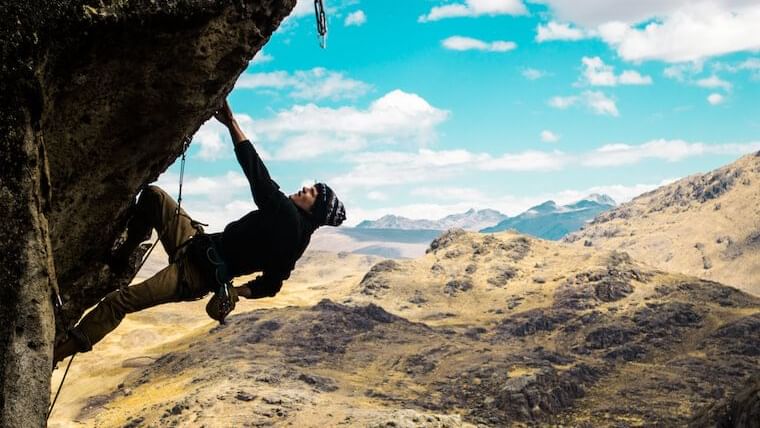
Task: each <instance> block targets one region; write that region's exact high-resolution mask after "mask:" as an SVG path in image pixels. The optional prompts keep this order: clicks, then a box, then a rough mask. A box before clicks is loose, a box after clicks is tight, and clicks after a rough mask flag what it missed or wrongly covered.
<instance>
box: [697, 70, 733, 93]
mask: <svg viewBox="0 0 760 428" xmlns="http://www.w3.org/2000/svg"><path fill="white" fill-rule="evenodd" d="M696 83H697V86H700V87H702V88H708V89H715V88H720V89H723V90H726V91H730V90H731V87H732V85H731V83H729V82H726V81H725V80H723V79H721V78H720V77H718V76H716V75H714V74H713V75H712V76H710V77H706V78H704V79H699V80H697V82H696Z"/></svg>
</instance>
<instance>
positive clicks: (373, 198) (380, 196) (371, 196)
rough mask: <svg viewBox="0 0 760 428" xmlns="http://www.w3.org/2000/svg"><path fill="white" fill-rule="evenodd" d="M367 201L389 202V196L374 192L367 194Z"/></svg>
mask: <svg viewBox="0 0 760 428" xmlns="http://www.w3.org/2000/svg"><path fill="white" fill-rule="evenodd" d="M367 199H369V200H370V201H387V200H388V195H387V194H386V193H383V192H378V191H372V192H368V193H367Z"/></svg>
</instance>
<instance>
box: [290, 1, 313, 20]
mask: <svg viewBox="0 0 760 428" xmlns="http://www.w3.org/2000/svg"><path fill="white" fill-rule="evenodd" d="M313 14H314V1H313V0H298V2H297V3H296V6H295V7H294V8H293V11H292V12H290V15H289V16H292V17H295V18H299V17H301V16H306V15H313Z"/></svg>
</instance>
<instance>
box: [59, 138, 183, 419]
mask: <svg viewBox="0 0 760 428" xmlns="http://www.w3.org/2000/svg"><path fill="white" fill-rule="evenodd" d="M191 141H192V140H191V139H190V138H188V137H187V136H185V137H184V140H183V142H182V160H181V161H180V167H179V195H178V196H177V209H176V210H175V211H174V216H175V217H174V220H175V221H174V223H175V224H176V226H177V230H178V231H179V221H177V220H178V219H179V216H180V211H181V208H182V182H183V181H184V179H185V159H186V155H187V149H188V147H190V142H191ZM166 230H167V228H166V227H163V228H162V231H161V233H160V235H159V236H158V238H156V241H155V242H153V244H152V245H151V246H150V249H148V252H147V253H145V256H143V259H142V260H141V261H140V264H139V265H138V266H137V270H135V272H139V271H140V269H142V267H143V265H144V264H145V261H146V260H148V256H150V253H151V252H152V251H153V249H154V248H155V247H156V244H158V242H159V241H160V240H161V238H163V237H164V235H165V234H166ZM53 293H54V294H55V300H54V301H53V306H54V307H55V309H56V310H57V311H58V315H59V316H60V318H61V322H62V323H63V325H64V326H68V325H69V323H68V321H67V320H66V316H65V315H64V313H63V300H62V299H61V295H60V294H58V291H57V290H55V289H54V290H53ZM75 356H76V353H75V354H74V355H72V356H71V358H70V359H69V363H68V364H67V365H66V370H65V371H64V372H63V377H61V383H60V384H58V390H57V391H56V392H55V397H54V398H53V401H52V402H51V403H50V408H49V409H48V412H47V418H46V419H48V420H49V419H50V414H52V413H53V409H54V408H55V403H56V401H58V395H60V393H61V389H62V388H63V383H64V382H65V381H66V375H68V374H69V369H70V368H71V363H72V362H73V361H74V357H75Z"/></svg>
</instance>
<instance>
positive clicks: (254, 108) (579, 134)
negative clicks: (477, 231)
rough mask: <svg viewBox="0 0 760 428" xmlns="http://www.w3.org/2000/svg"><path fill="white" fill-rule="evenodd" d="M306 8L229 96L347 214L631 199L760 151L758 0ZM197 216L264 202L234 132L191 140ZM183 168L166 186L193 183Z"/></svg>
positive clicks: (290, 173) (190, 193)
mask: <svg viewBox="0 0 760 428" xmlns="http://www.w3.org/2000/svg"><path fill="white" fill-rule="evenodd" d="M325 6H326V8H327V15H328V29H329V34H328V43H327V49H320V48H319V46H318V43H317V37H316V28H315V20H314V14H313V2H310V1H300V0H299V4H298V5H297V6H296V9H295V10H294V13H293V14H292V15H291V16H290V17H289V18H287V19H286V21H285V22H283V24H282V25H281V27H280V29H279V30H278V31H277V32H276V33H275V34H274V35H273V36H272V38H271V40H270V41H269V43H268V44H267V45H266V46H265V47H264V49H263V51H262V52H259V54H258V55H257V57H256V58H255V59H254V61H253V62H252V63H251V64H250V65H249V67H248V69H247V70H246V71H245V73H244V74H243V75H241V77H240V79H239V80H238V83H237V85H236V87H235V89H234V90H233V92H232V93H231V95H230V97H229V100H230V103H231V105H232V108H233V110H234V111H235V113H236V116H237V117H238V120H239V121H240V122H241V124H242V125H243V128H244V129H245V131H246V132H247V133H248V135H249V137H250V138H251V139H252V140H254V141H255V145H256V147H257V149H258V150H259V151H260V152H261V153H262V154H263V156H264V157H265V159H266V164H267V166H268V167H269V170H270V172H271V174H272V176H273V177H274V178H275V180H276V181H277V182H278V183H279V184H280V186H281V188H282V190H283V191H284V192H285V193H292V192H293V191H295V190H297V189H298V188H299V187H300V186H301V185H303V184H306V183H312V182H314V180H318V181H325V182H327V183H328V184H330V185H331V186H332V187H333V188H334V189H335V190H336V191H337V192H338V194H339V195H340V196H341V199H343V200H344V202H345V203H346V206H347V211H348V217H349V220H348V222H347V224H356V223H358V222H360V221H362V220H364V219H374V218H378V217H380V216H382V215H384V214H397V215H405V216H408V217H413V218H439V217H442V216H444V215H447V214H451V213H455V212H462V211H465V210H466V209H468V208H470V207H473V208H495V209H499V210H501V211H502V212H504V213H506V214H509V215H514V214H517V213H519V212H521V211H522V210H524V209H526V208H528V207H530V206H531V205H534V204H536V203H539V202H542V201H544V200H547V199H554V200H555V201H557V202H560V203H566V202H571V201H573V200H577V199H579V198H581V197H583V196H585V195H587V194H589V193H592V192H603V193H607V194H609V195H610V196H612V197H613V198H615V199H616V200H618V201H619V202H623V201H626V200H629V199H630V198H632V197H634V196H635V195H637V194H639V193H642V192H644V191H647V190H650V189H652V188H654V187H657V186H659V185H661V184H663V183H667V182H669V181H672V180H674V179H677V178H680V177H684V176H687V175H690V174H694V173H697V172H704V171H707V170H710V169H713V168H716V167H718V166H721V165H723V164H726V163H729V162H731V161H733V160H735V159H737V158H738V157H739V156H741V155H742V154H744V153H749V152H751V151H757V150H760V137H758V133H760V102H758V101H757V100H758V98H760V97H759V96H760V54H759V53H758V50H759V49H760V31H757V30H756V23H757V22H760V4H758V2H756V1H749V0H725V1H687V0H658V1H655V0H642V1H637V2H630V1H624V0H588V1H577V0H576V1H571V0H543V1H540V2H539V1H536V2H524V1H522V0H456V1H444V0H441V1H438V0H436V1H433V0H416V1H407V0H404V1H402V0H387V1H379V0H374V1H369V0H352V1H347V0H343V1H341V0H325ZM186 168H187V170H186V174H187V177H186V186H185V187H184V192H185V194H184V197H185V199H184V201H185V202H184V203H185V204H186V205H185V206H186V207H187V209H188V211H189V212H190V213H191V215H193V216H194V217H196V218H198V219H199V220H201V221H204V220H205V221H206V222H210V223H211V225H212V226H211V229H212V230H219V229H221V228H222V227H223V226H224V224H226V223H227V222H229V221H231V220H234V219H236V218H237V217H239V216H240V215H242V214H244V213H245V212H246V211H248V210H250V209H254V208H255V206H254V205H253V203H252V201H251V198H250V194H249V191H248V187H247V184H246V182H245V179H244V178H243V176H242V174H241V173H240V170H239V167H238V166H237V163H236V161H235V159H234V155H233V152H232V145H231V142H230V141H229V137H228V136H227V134H226V131H225V130H224V128H223V127H221V126H220V125H218V124H217V123H215V122H214V121H213V119H212V120H211V121H209V122H207V123H206V124H205V125H204V126H203V127H202V128H201V129H200V130H199V132H198V133H197V134H196V135H195V137H194V139H193V144H192V145H191V148H190V154H189V157H188V164H187V167H186ZM178 171H179V168H178V165H174V166H172V168H170V170H169V171H167V173H165V174H164V175H163V176H162V177H161V178H160V179H159V183H160V184H161V185H163V186H165V187H166V188H167V189H168V190H169V191H170V192H173V193H176V178H177V174H178Z"/></svg>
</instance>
